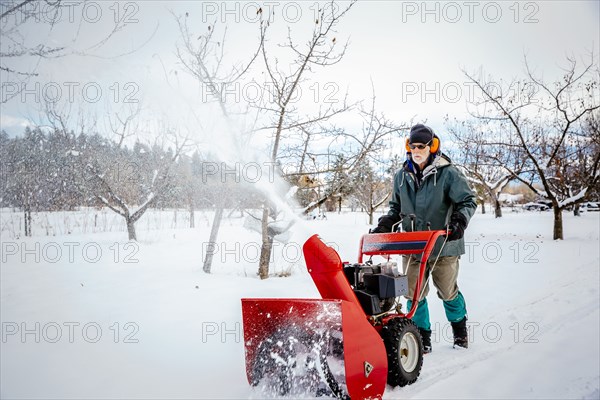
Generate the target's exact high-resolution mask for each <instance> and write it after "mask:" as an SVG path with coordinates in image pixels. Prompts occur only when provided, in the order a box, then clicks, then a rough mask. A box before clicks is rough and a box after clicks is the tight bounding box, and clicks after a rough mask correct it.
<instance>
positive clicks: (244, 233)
mask: <svg viewBox="0 0 600 400" xmlns="http://www.w3.org/2000/svg"><path fill="white" fill-rule="evenodd" d="M234 216H236V215H235V214H234ZM327 217H328V219H327V220H311V221H305V222H303V223H298V224H296V225H295V227H294V235H293V236H292V237H291V239H290V242H289V243H287V244H286V245H283V244H281V243H278V244H277V245H276V248H275V256H274V263H273V268H272V272H274V273H276V274H278V275H289V276H286V277H272V278H270V279H268V280H264V281H261V280H260V279H258V278H257V276H256V270H257V261H258V248H259V247H258V246H259V243H260V238H259V235H258V234H257V233H255V232H251V231H248V230H246V229H244V228H243V227H242V224H243V220H242V219H241V218H231V219H227V220H225V221H224V222H223V224H222V226H221V232H220V235H219V240H218V245H219V251H218V253H217V254H216V255H215V259H214V265H213V273H212V274H210V275H209V274H205V273H204V272H202V260H203V255H204V254H203V252H204V250H205V247H206V246H205V243H206V242H207V241H208V235H209V233H210V227H209V226H208V224H207V223H202V224H197V226H198V228H196V229H182V228H179V229H169V227H166V226H163V227H162V228H163V229H162V230H152V229H147V230H146V229H140V230H139V231H138V238H139V239H140V241H139V242H138V243H128V242H126V241H124V239H125V233H124V232H123V231H121V230H119V231H113V232H98V233H92V232H93V230H91V229H90V230H87V233H78V232H83V231H75V232H72V233H71V234H66V229H64V230H57V232H55V236H34V237H33V238H25V239H23V238H21V239H15V238H10V237H7V236H6V235H5V233H3V236H2V249H1V250H2V267H1V270H0V272H1V276H0V278H1V289H2V291H1V322H2V342H1V346H2V349H1V350H2V351H1V352H0V354H1V355H0V359H1V365H0V367H1V375H0V378H1V393H0V394H1V397H2V398H260V397H261V394H260V393H259V392H258V391H254V390H253V389H251V388H250V387H249V385H248V383H247V381H246V376H245V370H244V348H243V341H242V324H241V304H240V299H241V298H243V297H318V293H317V291H316V289H315V287H314V285H313V283H312V281H311V279H310V276H309V275H308V273H307V272H306V270H305V267H304V263H303V260H302V258H301V257H300V254H299V251H300V249H301V245H302V243H303V242H304V240H305V239H306V238H308V237H309V235H311V234H313V233H319V234H320V235H321V237H322V238H323V239H324V240H325V241H326V242H330V243H331V244H332V245H333V246H334V247H336V248H337V249H339V252H340V255H341V257H342V259H344V260H348V261H354V260H355V259H356V255H357V246H358V240H359V238H360V236H361V235H362V234H363V233H365V232H367V230H368V228H369V226H368V225H367V224H366V217H365V215H364V214H358V213H345V214H341V215H337V214H332V213H330V214H328V215H327ZM207 220H210V216H208V217H207ZM63 228H64V227H63ZM564 228H565V238H566V239H565V240H563V241H553V240H552V214H551V213H538V212H522V213H510V212H507V213H506V215H505V217H504V218H501V219H494V218H493V216H492V215H491V214H489V213H488V214H486V215H481V214H477V215H476V216H475V217H474V218H473V220H472V222H471V225H470V226H469V228H468V230H467V233H466V240H467V242H468V243H467V245H468V246H467V248H468V253H467V254H466V255H465V256H463V258H462V261H461V274H460V280H459V284H460V287H461V291H462V292H463V294H464V295H465V298H466V300H467V306H468V310H469V325H470V330H471V343H470V347H469V349H468V350H462V351H459V350H454V349H452V347H451V343H450V336H451V330H450V327H449V325H448V323H447V322H446V321H445V317H444V312H443V307H442V304H441V301H439V300H438V299H437V298H436V296H435V293H434V291H433V290H432V291H431V292H430V295H429V302H430V312H431V317H432V324H433V328H434V329H435V333H434V337H433V347H434V349H433V353H431V354H429V355H427V356H426V357H425V360H424V365H423V369H422V372H421V376H420V378H419V379H418V380H417V382H416V383H415V384H413V385H411V386H409V387H405V388H397V389H392V388H390V387H388V388H387V390H386V392H385V394H384V398H389V399H394V398H398V399H400V398H402V399H407V398H429V399H431V398H444V399H448V398H544V399H546V398H599V397H600V391H599V388H600V382H599V380H600V365H599V364H600V349H599V337H600V321H599V319H600V318H599V309H600V294H599V286H600V283H599V282H600V279H599V269H600V254H599V253H600V239H599V236H600V213H587V214H585V215H583V216H582V217H574V216H572V215H571V214H567V213H565V214H564ZM290 274H291V275H290Z"/></svg>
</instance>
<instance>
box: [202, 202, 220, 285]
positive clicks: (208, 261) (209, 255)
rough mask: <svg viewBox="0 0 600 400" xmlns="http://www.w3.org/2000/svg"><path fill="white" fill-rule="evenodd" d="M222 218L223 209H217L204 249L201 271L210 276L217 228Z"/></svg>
mask: <svg viewBox="0 0 600 400" xmlns="http://www.w3.org/2000/svg"><path fill="white" fill-rule="evenodd" d="M222 218H223V207H219V208H217V210H216V211H215V218H214V219H213V225H212V228H211V230H210V238H209V239H208V246H207V247H206V257H204V266H203V267H202V270H203V271H204V272H206V273H207V274H210V270H211V268H212V260H213V255H214V254H215V249H216V245H217V235H218V233H219V227H220V226H221V219H222Z"/></svg>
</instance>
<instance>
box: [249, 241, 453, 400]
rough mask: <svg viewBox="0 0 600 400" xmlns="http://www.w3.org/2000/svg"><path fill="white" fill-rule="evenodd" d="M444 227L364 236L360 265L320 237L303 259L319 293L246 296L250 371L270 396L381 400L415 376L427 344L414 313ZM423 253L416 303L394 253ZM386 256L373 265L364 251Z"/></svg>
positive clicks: (309, 244) (254, 383)
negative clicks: (406, 304)
mask: <svg viewBox="0 0 600 400" xmlns="http://www.w3.org/2000/svg"><path fill="white" fill-rule="evenodd" d="M443 235H446V231H443V230H438V231H421V232H396V233H380V234H370V235H364V236H363V237H362V238H361V241H360V251H359V256H358V263H355V264H350V263H342V261H341V260H340V257H339V255H338V254H337V252H336V251H335V250H334V249H333V248H331V247H329V246H327V245H326V244H325V243H323V242H322V241H321V239H320V238H319V237H318V236H317V235H314V236H312V237H311V238H310V239H308V240H307V241H306V243H305V244H304V247H303V252H304V258H305V260H306V265H307V268H308V272H309V273H310V275H311V277H312V279H313V281H314V283H315V285H316V287H317V289H318V290H319V293H320V294H321V297H322V298H321V299H242V314H243V324H244V345H245V352H246V375H247V377H248V381H249V382H250V384H251V385H252V386H256V387H257V389H258V390H260V391H261V395H264V396H265V397H266V396H276V397H280V396H290V397H293V398H297V397H306V396H307V395H309V396H328V397H336V398H341V399H349V398H351V399H375V398H381V396H382V395H383V392H384V391H385V387H386V383H387V384H389V385H391V386H405V385H408V384H411V383H413V382H415V381H416V380H417V377H418V376H419V374H420V372H421V366H422V363H423V344H422V340H421V335H420V334H419V330H418V329H417V327H416V325H415V324H414V323H413V322H412V320H411V319H410V318H411V317H412V316H413V315H414V313H415V311H416V309H417V306H418V301H417V299H418V297H419V294H420V293H421V290H422V286H423V277H424V275H425V267H426V265H427V260H428V259H429V256H430V255H431V252H432V250H433V247H434V245H435V243H436V240H437V239H438V238H439V237H440V236H443ZM399 254H402V255H404V254H421V264H420V269H419V276H418V279H417V282H416V284H415V287H414V291H413V293H414V294H413V298H412V300H413V301H412V306H411V309H410V310H408V312H407V313H406V314H404V313H402V312H401V305H400V302H399V301H397V299H398V297H400V296H407V295H408V294H409V287H408V280H407V277H406V276H405V275H403V274H401V273H400V271H399V270H398V267H397V263H396V262H393V261H391V260H390V256H391V255H399ZM375 255H381V256H386V257H387V261H385V262H382V263H380V264H373V263H372V262H371V259H369V260H368V261H367V262H363V257H364V256H375Z"/></svg>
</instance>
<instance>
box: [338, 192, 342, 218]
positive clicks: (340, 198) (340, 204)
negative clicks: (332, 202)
mask: <svg viewBox="0 0 600 400" xmlns="http://www.w3.org/2000/svg"><path fill="white" fill-rule="evenodd" d="M341 213H342V196H340V197H338V214H341Z"/></svg>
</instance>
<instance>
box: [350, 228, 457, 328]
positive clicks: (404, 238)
mask: <svg viewBox="0 0 600 400" xmlns="http://www.w3.org/2000/svg"><path fill="white" fill-rule="evenodd" d="M447 234H448V232H447V231H445V230H435V231H418V232H401V233H378V234H369V235H364V236H363V237H362V238H361V240H360V250H359V254H358V262H359V263H362V262H363V256H374V255H380V256H386V255H392V254H422V256H421V264H420V266H419V279H417V282H416V287H415V288H414V289H415V290H414V294H413V299H412V306H411V308H410V310H409V311H408V313H407V314H401V316H403V317H406V318H412V316H413V315H414V313H415V311H416V310H417V304H418V303H419V297H420V296H419V295H420V293H421V290H422V286H423V277H424V276H425V268H426V267H427V260H429V256H430V255H431V252H432V251H433V247H434V246H435V243H436V241H437V239H438V237H440V236H444V235H447Z"/></svg>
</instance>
